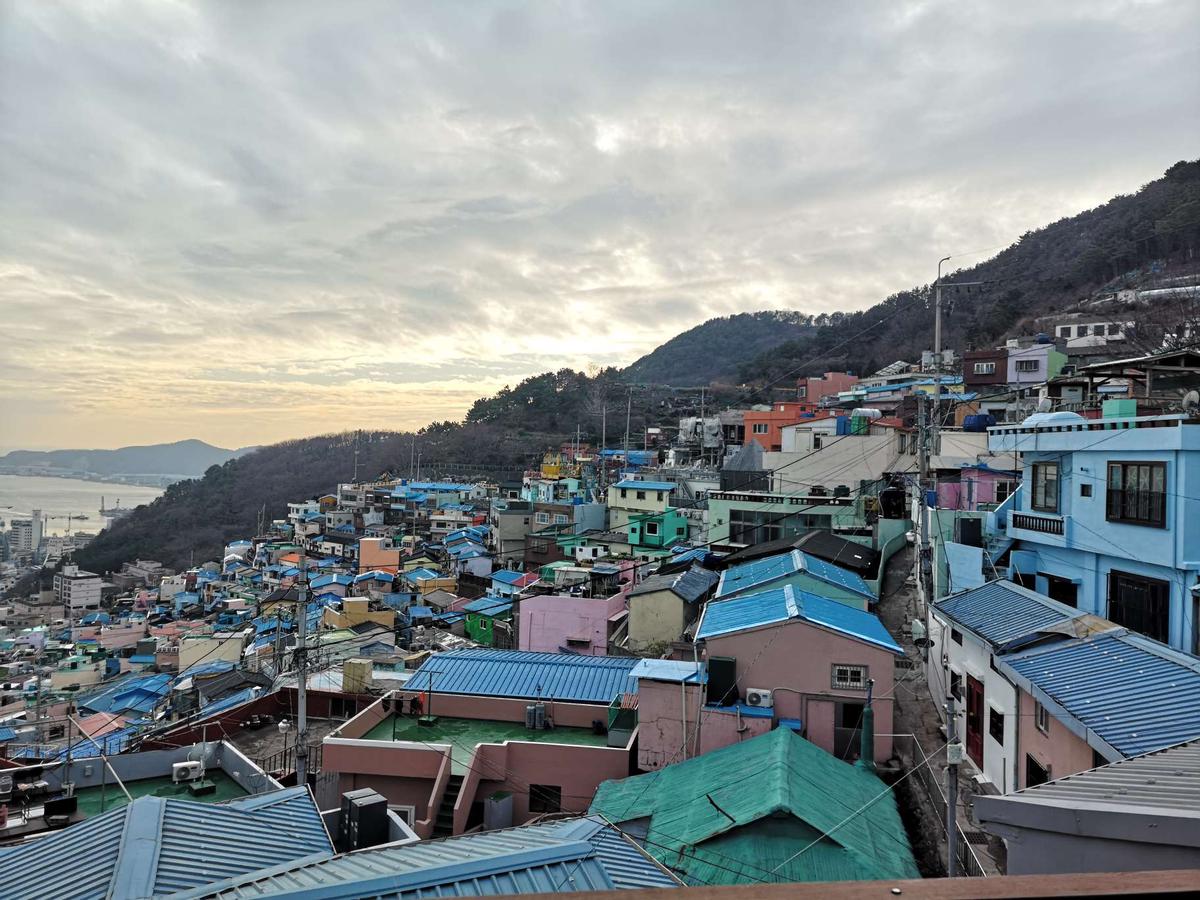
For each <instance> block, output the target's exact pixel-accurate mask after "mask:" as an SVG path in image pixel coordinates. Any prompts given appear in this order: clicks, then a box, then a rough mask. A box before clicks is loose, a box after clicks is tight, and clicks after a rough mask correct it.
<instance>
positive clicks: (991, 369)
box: [975, 362, 996, 375]
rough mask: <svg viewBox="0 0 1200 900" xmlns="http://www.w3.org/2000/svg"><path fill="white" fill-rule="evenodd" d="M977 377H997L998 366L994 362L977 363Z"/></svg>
mask: <svg viewBox="0 0 1200 900" xmlns="http://www.w3.org/2000/svg"><path fill="white" fill-rule="evenodd" d="M975 374H976V375H995V374H996V364H995V363H994V362H977V363H975Z"/></svg>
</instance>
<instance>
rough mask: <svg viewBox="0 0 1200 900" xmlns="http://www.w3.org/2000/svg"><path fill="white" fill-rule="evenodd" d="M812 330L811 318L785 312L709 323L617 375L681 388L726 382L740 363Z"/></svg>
mask: <svg viewBox="0 0 1200 900" xmlns="http://www.w3.org/2000/svg"><path fill="white" fill-rule="evenodd" d="M812 331H813V318H812V316H806V315H804V314H803V313H799V312H792V311H790V310H770V311H767V312H754V313H739V314H737V315H735V316H723V317H721V318H719V319H709V320H708V321H707V322H705V323H704V324H702V325H697V326H696V327H695V328H692V329H689V330H688V331H685V332H684V333H683V334H680V335H677V336H675V337H673V338H671V340H669V341H667V342H666V343H665V344H663V345H662V346H661V347H658V348H657V349H655V350H654V351H653V352H651V353H649V354H647V355H646V356H643V357H642V358H641V359H639V360H638V361H637V362H635V363H633V364H632V365H630V366H629V367H627V368H626V369H625V371H624V373H623V374H624V377H625V379H626V380H628V381H631V382H638V383H652V384H673V385H679V386H682V387H687V386H696V385H706V384H709V383H711V382H714V381H715V382H728V381H731V380H733V379H736V378H737V376H738V370H739V368H740V366H741V365H742V364H743V363H745V362H746V361H748V360H751V359H753V358H755V357H756V356H758V355H759V354H763V353H766V352H768V351H770V350H771V349H772V348H774V347H777V346H779V345H780V344H782V343H784V342H785V341H789V340H798V339H802V338H804V337H806V336H807V335H809V334H810V333H812Z"/></svg>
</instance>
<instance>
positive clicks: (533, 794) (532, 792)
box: [529, 784, 562, 813]
mask: <svg viewBox="0 0 1200 900" xmlns="http://www.w3.org/2000/svg"><path fill="white" fill-rule="evenodd" d="M529 811H530V812H531V813H556V812H562V787H561V786H559V785H557V784H531V785H529Z"/></svg>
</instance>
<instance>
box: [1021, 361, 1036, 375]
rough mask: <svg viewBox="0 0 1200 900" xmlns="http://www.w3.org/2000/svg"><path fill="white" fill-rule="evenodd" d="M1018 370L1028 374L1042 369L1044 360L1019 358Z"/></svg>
mask: <svg viewBox="0 0 1200 900" xmlns="http://www.w3.org/2000/svg"><path fill="white" fill-rule="evenodd" d="M1017 371H1018V372H1023V373H1025V374H1026V375H1028V374H1029V373H1030V372H1040V371H1042V361H1041V360H1040V359H1018V360H1017Z"/></svg>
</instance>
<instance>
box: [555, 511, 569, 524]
mask: <svg viewBox="0 0 1200 900" xmlns="http://www.w3.org/2000/svg"><path fill="white" fill-rule="evenodd" d="M554 524H555V525H566V524H567V517H566V515H565V514H563V513H555V514H554Z"/></svg>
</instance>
